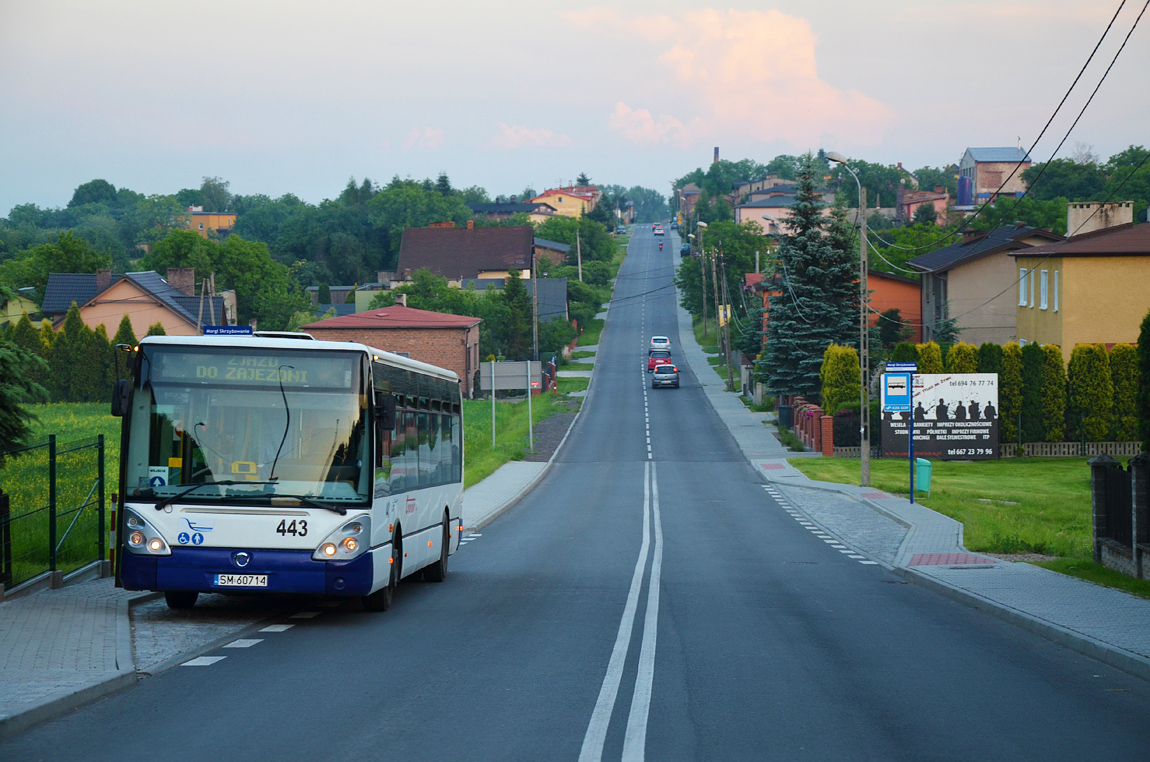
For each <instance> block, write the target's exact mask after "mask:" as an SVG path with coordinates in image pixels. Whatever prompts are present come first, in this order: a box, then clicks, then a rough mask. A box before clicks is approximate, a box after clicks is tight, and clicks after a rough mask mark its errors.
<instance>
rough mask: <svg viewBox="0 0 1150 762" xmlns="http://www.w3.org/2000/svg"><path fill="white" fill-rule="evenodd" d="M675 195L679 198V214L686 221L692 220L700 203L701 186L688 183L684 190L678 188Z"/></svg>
mask: <svg viewBox="0 0 1150 762" xmlns="http://www.w3.org/2000/svg"><path fill="white" fill-rule="evenodd" d="M675 193H676V194H678V196H679V213H680V214H682V215H683V219H684V220H687V219H690V217H691V215H692V214H693V213H694V211H695V204H697V203H699V194H700V193H701V190H700V188H699V186H698V185H695V184H694V183H687V184H686V185H684V186H683V187H682V188H676V189H675Z"/></svg>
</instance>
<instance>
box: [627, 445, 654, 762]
mask: <svg viewBox="0 0 1150 762" xmlns="http://www.w3.org/2000/svg"><path fill="white" fill-rule="evenodd" d="M655 468H656V467H655V464H653V463H652V464H651V512H652V513H653V514H654V515H653V518H652V523H653V524H654V525H655V554H654V556H653V557H652V559H651V579H650V581H649V582H648V585H647V613H646V616H645V617H644V621H643V645H642V646H641V648H640V649H639V671H638V673H637V674H636V676H635V692H634V694H632V696H631V713H630V715H628V717H627V733H626V735H625V736H624V737H623V757H622V759H623V760H636V761H637V762H642V760H643V757H644V753H645V750H646V747H647V717H648V716H649V715H650V712H651V691H652V688H653V686H654V682H655V640H656V637H657V635H658V632H659V592H660V588H661V587H662V584H661V582H660V575H661V573H662V569H663V521H662V518H661V516H660V514H659V481H658V475H657V473H656V470H655Z"/></svg>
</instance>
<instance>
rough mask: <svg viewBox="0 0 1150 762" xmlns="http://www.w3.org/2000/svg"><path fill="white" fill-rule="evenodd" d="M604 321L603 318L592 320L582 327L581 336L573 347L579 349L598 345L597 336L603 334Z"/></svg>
mask: <svg viewBox="0 0 1150 762" xmlns="http://www.w3.org/2000/svg"><path fill="white" fill-rule="evenodd" d="M605 324H606V321H605V320H603V318H592V319H591V320H589V321H588V322H587V325H585V326H584V327H583V335H582V336H580V337H579V341H578V343H577V344H576V345H575V346H579V347H593V346H595V345H596V344H598V343H599V336H600V335H601V334H602V333H603V326H604V325H605Z"/></svg>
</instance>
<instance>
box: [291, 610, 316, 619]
mask: <svg viewBox="0 0 1150 762" xmlns="http://www.w3.org/2000/svg"><path fill="white" fill-rule="evenodd" d="M317 616H319V612H318V611H301V612H299V613H298V614H292V615H291V616H289V617H288V619H312V618H314V617H317Z"/></svg>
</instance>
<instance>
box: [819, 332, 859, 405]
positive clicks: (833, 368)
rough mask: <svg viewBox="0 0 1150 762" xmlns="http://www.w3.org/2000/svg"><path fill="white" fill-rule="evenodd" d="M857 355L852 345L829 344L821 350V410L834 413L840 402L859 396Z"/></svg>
mask: <svg viewBox="0 0 1150 762" xmlns="http://www.w3.org/2000/svg"><path fill="white" fill-rule="evenodd" d="M859 374H860V371H859V355H858V352H857V351H855V349H854V347H844V346H841V345H839V344H831V345H830V346H828V347H827V348H826V351H825V352H823V364H822V367H821V368H820V370H819V381H820V382H821V384H822V396H823V410H825V411H826V412H827V413H829V414H830V415H834V414H835V411H837V410H838V409H839V408H840V407H841V406H842V403H843V402H845V401H846V400H848V399H851V398H852V397H853V398H855V399H857V398H858V396H859V390H860V387H859V378H860V375H859Z"/></svg>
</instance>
